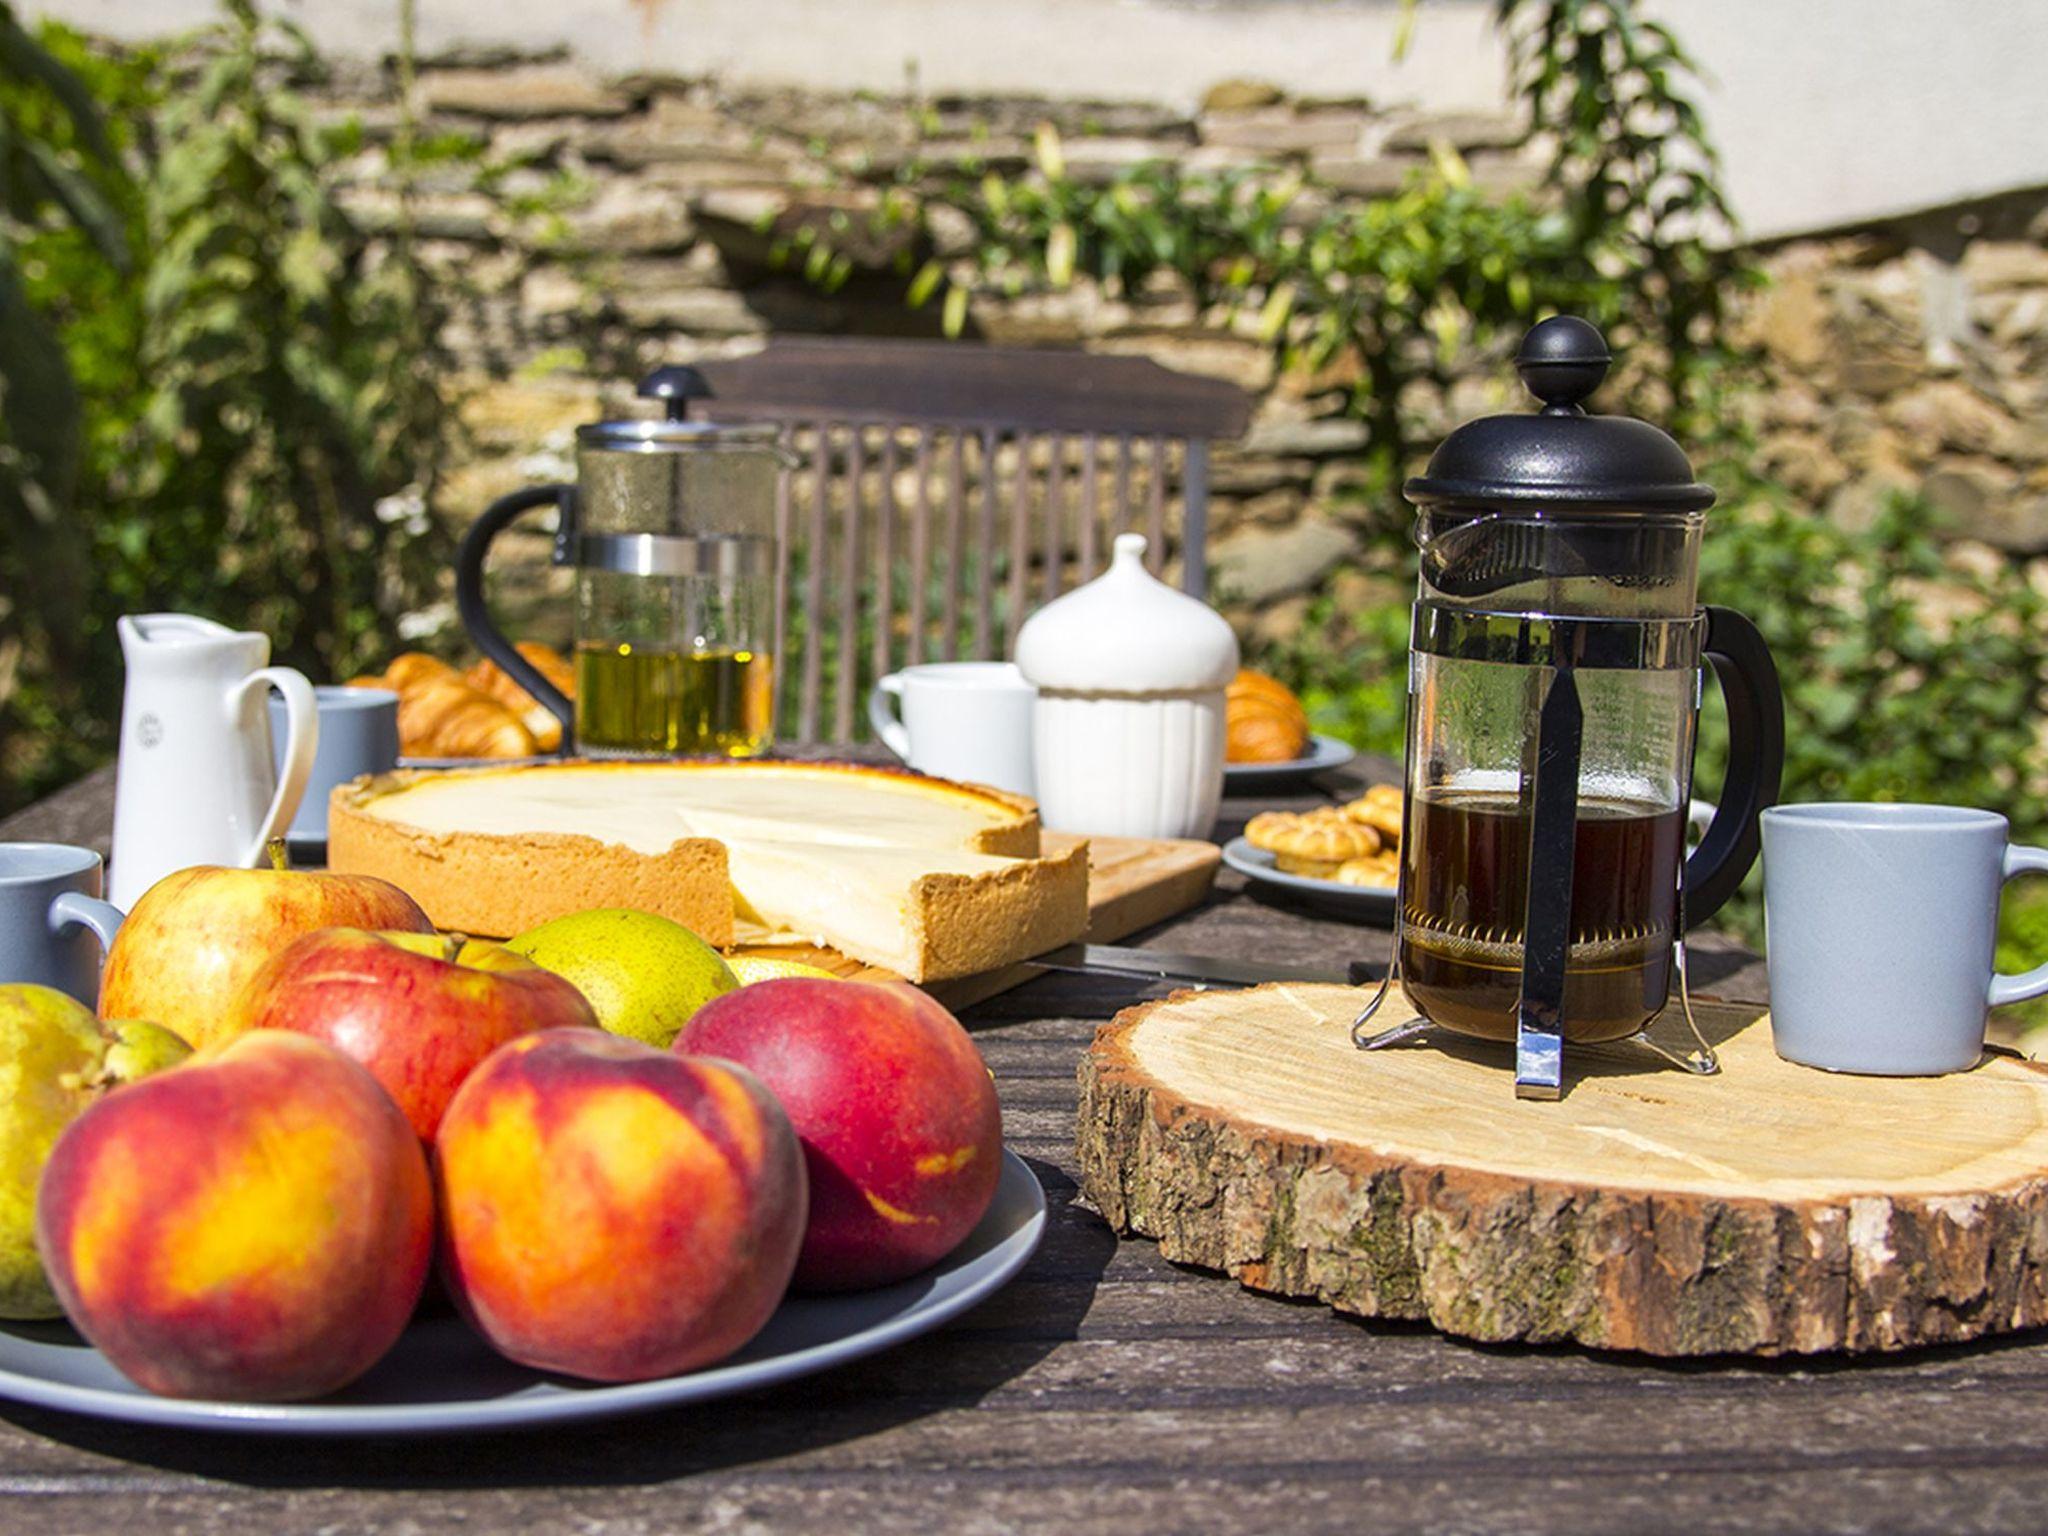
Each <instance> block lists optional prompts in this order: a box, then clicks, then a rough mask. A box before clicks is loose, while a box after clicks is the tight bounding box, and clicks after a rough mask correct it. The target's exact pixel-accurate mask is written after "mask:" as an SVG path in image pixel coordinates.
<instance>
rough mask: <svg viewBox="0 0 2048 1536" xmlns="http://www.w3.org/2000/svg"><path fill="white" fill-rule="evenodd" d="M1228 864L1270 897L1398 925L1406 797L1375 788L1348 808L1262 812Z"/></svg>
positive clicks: (1228, 847) (1233, 845)
mask: <svg viewBox="0 0 2048 1536" xmlns="http://www.w3.org/2000/svg"><path fill="white" fill-rule="evenodd" d="M1223 862H1224V863H1225V864H1228V865H1229V866H1230V867H1231V868H1232V869H1234V870H1236V871H1237V872H1238V873H1239V874H1241V875H1243V876H1244V877H1245V878H1246V879H1248V880H1250V881H1251V882H1252V883H1253V884H1254V885H1260V886H1264V887H1266V888H1268V889H1269V890H1280V891H1285V892H1286V893H1287V894H1289V895H1290V896H1294V897H1298V898H1300V899H1302V900H1304V901H1306V902H1308V903H1309V904H1311V905H1313V906H1316V907H1320V908H1322V909H1323V910H1325V911H1328V912H1331V913H1333V914H1335V915H1337V916H1340V917H1349V918H1352V919H1354V920H1357V921H1360V922H1375V923H1379V922H1385V923H1391V922H1392V921H1393V919H1394V905H1395V887H1396V885H1397V884H1398V882H1399V880H1400V874H1401V789H1400V786H1399V785H1396V784H1376V785H1374V786H1373V787H1372V788H1371V789H1368V790H1367V791H1366V792H1365V793H1364V794H1363V795H1360V796H1359V797H1358V798H1357V799H1355V800H1351V801H1348V802H1346V803H1345V804H1342V805H1322V806H1317V807H1316V808H1315V809H1314V810H1312V811H1262V812H1261V813H1260V814H1258V815H1257V816H1254V817H1253V818H1252V819H1251V820H1250V821H1249V822H1247V823H1246V824H1245V829H1244V836H1242V837H1234V838H1232V839H1231V840H1230V841H1229V842H1228V843H1226V844H1225V845H1224V848H1223Z"/></svg>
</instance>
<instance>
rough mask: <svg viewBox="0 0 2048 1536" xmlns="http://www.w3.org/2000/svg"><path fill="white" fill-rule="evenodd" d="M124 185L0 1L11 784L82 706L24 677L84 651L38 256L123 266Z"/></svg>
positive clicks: (0, 370)
mask: <svg viewBox="0 0 2048 1536" xmlns="http://www.w3.org/2000/svg"><path fill="white" fill-rule="evenodd" d="M124 189H125V182H124V178H123V176H122V172H121V169H120V166H119V164H118V161H117V157H116V149H115V140H114V138H113V136H111V135H110V134H109V131H108V129H107V126H106V124H105V123H104V122H103V120H102V118H101V114H100V111H99V108H98V105H97V104H96V103H95V101H94V100H93V97H92V95H91V92H90V91H89V89H88V88H87V86H86V84H85V82H83V81H82V80H81V79H80V78H79V76H78V75H77V74H76V73H74V72H73V71H72V70H71V69H69V68H67V67H66V65H65V64H64V62H63V61H62V60H60V59H59V58H58V57H57V56H56V55H55V54H53V53H51V52H50V51H49V50H48V49H46V48H44V47H43V46H42V45H41V44H39V43H38V42H37V41H36V40H35V39H34V38H32V37H30V36H29V35H28V33H27V32H25V31H24V30H23V29H22V26H21V23H20V21H19V20H18V19H17V18H16V16H15V14H14V11H13V10H12V8H11V7H9V6H6V5H4V4H0V770H4V772H5V775H6V778H7V779H8V780H10V781H11V780H26V779H27V778H28V777H30V776H31V775H34V774H37V773H38V772H39V771H47V768H48V766H50V765H49V763H48V759H49V752H48V750H47V745H46V744H47V742H48V734H47V733H48V730H49V727H50V725H51V724H53V723H54V720H53V718H52V717H53V716H57V717H61V715H62V714H63V713H64V710H65V707H66V706H67V705H70V704H73V703H75V702H76V701H75V699H73V698H66V697H57V698H50V697H35V696H32V695H33V692H34V690H32V689H25V688H24V680H25V679H27V678H31V677H36V676H50V675H62V674H65V673H71V672H75V671H76V670H77V669H79V668H81V667H82V666H83V664H84V660H85V656H86V653H87V644H86V637H87V631H88V618H87V606H88V601H89V598H88V573H89V568H90V541H89V539H88V537H87V536H86V533H85V531H84V529H83V528H82V527H81V525H80V523H79V521H78V519H77V517H76V516H75V508H76V506H77V490H78V481H79V476H80V471H81V462H80V461H81V453H82V433H81V419H82V415H81V408H80V403H79V392H78V389H77V386H76V383H75V382H74V380H73V378H72V374H71V370H70V367H69V366H68V362H67V359H66V357H65V352H64V345H63V342H62V340H61V339H60V337H59V334H58V329H57V326H56V324H55V322H54V320H53V318H52V316H51V314H50V312H49V310H48V309H47V308H46V307H45V306H44V305H42V304H40V303H38V302H37V299H38V289H39V288H42V287H44V286H46V282H45V280H46V277H47V274H46V272H45V263H44V261H43V259H42V252H43V251H44V250H45V249H46V248H50V247H62V248H66V249H81V250H85V251H88V252H89V253H90V256H91V260H92V261H93V262H94V263H95V264H96V265H97V266H99V267H100V268H102V269H104V270H108V271H117V270H122V269H125V268H126V267H127V266H128V264H129V253H130V245H129V240H128V230H127V228H126V226H125V225H124V223H123V221H122V219H121V217H120V214H119V212H118V202H119V197H120V194H121V193H122V191H123V190H124ZM25 695H26V696H25ZM57 766H59V767H60V768H61V767H62V766H68V764H62V765H57ZM0 803H4V798H0Z"/></svg>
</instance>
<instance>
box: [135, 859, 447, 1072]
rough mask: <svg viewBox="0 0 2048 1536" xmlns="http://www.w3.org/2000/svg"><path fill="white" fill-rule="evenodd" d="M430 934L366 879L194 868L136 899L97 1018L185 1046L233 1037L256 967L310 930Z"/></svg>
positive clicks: (402, 903)
mask: <svg viewBox="0 0 2048 1536" xmlns="http://www.w3.org/2000/svg"><path fill="white" fill-rule="evenodd" d="M336 927H340V928H402V929H406V930H408V931H410V932H414V933H432V932H433V931H434V925H433V924H432V923H430V922H428V921H427V914H426V913H424V912H422V911H421V910H420V908H419V904H418V903H417V902H415V901H414V900H413V899H412V898H411V897H410V896H408V895H406V894H405V892H403V891H401V890H400V889H399V888H398V887H397V886H395V885H392V884H390V883H389V882H387V881H383V880H378V879H375V878H374V877H372V876H369V875H325V874H320V873H318V872H317V871H311V870H300V869H221V868H218V867H215V866H213V865H200V866H197V867H195V868H192V869H181V870H179V871H177V872H176V873H175V874H170V875H165V876H164V877H163V879H161V880H159V881H157V883H156V884H155V885H152V886H151V887H150V888H149V889H148V890H146V891H144V892H143V893H142V896H141V899H140V900H138V901H137V902H136V903H135V910H134V911H132V912H130V913H129V914H128V918H127V921H125V922H123V923H122V924H121V931H120V932H119V933H117V934H115V935H114V943H113V947H112V948H110V949H109V950H108V951H107V966H106V970H105V971H103V972H102V973H101V975H100V1006H99V1014H100V1017H101V1018H103V1019H153V1020H155V1021H156V1022H157V1023H159V1024H161V1025H163V1026H164V1028H166V1029H168V1030H170V1031H171V1032H172V1033H174V1034H176V1035H178V1036H180V1037H181V1038H183V1039H184V1040H186V1041H188V1042H189V1043H190V1044H191V1046H192V1048H193V1049H194V1050H204V1049H205V1048H206V1047H207V1046H209V1045H217V1044H219V1043H220V1042H221V1041H223V1040H226V1039H227V1038H228V1037H229V1036H231V1035H233V1034H234V1033H235V1032H236V1030H237V1028H238V1027H239V1026H238V1025H237V1022H236V1004H237V1003H238V1002H239V1000H240V998H241V995H242V989H243V988H244V987H245V986H247V985H248V983H249V978H250V977H251V976H253V975H255V974H256V972H257V970H258V969H259V968H260V967H261V966H262V964H263V962H264V961H266V960H268V959H269V958H270V957H271V956H272V955H274V954H276V953H277V952H278V951H279V950H281V949H283V948H284V947H285V946H286V945H287V944H289V943H291V942H292V940H294V939H296V938H298V937H299V936H300V935H301V934H307V933H311V932H313V930H314V929H316V928H336Z"/></svg>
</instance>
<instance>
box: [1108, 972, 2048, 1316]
mask: <svg viewBox="0 0 2048 1536" xmlns="http://www.w3.org/2000/svg"><path fill="white" fill-rule="evenodd" d="M1363 998H1364V994H1363V993H1362V992H1359V991H1357V990H1354V989H1351V988H1345V987H1312V986H1292V985H1282V986H1269V987H1261V988H1258V989H1256V990H1253V991H1249V992H1217V993H1202V994H1189V993H1183V994H1180V995H1178V996H1176V997H1173V998H1169V999H1167V1000H1166V1001H1164V1002H1161V1003H1153V1004H1148V1005H1145V1006H1143V1007H1139V1008H1133V1009H1128V1010H1126V1011H1125V1012H1124V1013H1122V1014H1120V1015H1119V1016H1118V1017H1117V1018H1116V1019H1114V1020H1113V1021H1111V1022H1110V1023H1109V1024H1106V1025H1104V1026H1103V1027H1102V1029H1101V1030H1100V1031H1098V1033H1097V1035H1096V1038H1095V1043H1094V1045H1093V1046H1092V1047H1091V1048H1090V1050H1089V1051H1088V1053H1087V1055H1086V1057H1085V1058H1084V1060H1083V1062H1082V1064H1081V1069H1080V1078H1081V1105H1080V1117H1079V1123H1078V1128H1077V1132H1076V1138H1077V1148H1078V1152H1079V1158H1080V1164H1081V1187H1082V1191H1083V1193H1084V1194H1085V1195H1086V1196H1087V1198H1088V1199H1089V1200H1091V1201H1092V1202H1093V1203H1094V1205H1095V1207H1096V1209H1097V1210H1099V1211H1100V1212H1101V1213H1102V1214H1103V1215H1104V1216H1105V1217H1107V1218H1108V1220H1109V1221H1110V1223H1111V1225H1113V1226H1115V1227H1117V1228H1118V1229H1119V1230H1121V1231H1125V1232H1137V1233H1143V1234H1145V1235H1148V1236H1151V1237H1156V1238H1157V1239H1158V1240H1159V1245H1160V1249H1161V1251H1162V1252H1163V1253H1164V1254H1165V1255H1166V1257H1168V1258H1170V1259H1173V1260H1176V1261H1178V1262H1183V1263H1191V1264H1198V1265H1204V1266H1207V1267H1209V1268H1212V1269H1219V1270H1224V1271H1227V1272H1228V1273H1230V1274H1232V1275H1234V1276H1236V1277H1237V1278H1238V1279H1239V1280H1241V1281H1242V1282H1243V1283H1244V1284H1245V1285H1247V1286H1250V1287H1252V1288H1254V1289H1257V1290H1263V1291H1270V1292H1274V1293H1277V1294H1280V1295H1286V1296H1313V1297H1318V1298H1320V1299H1321V1300H1323V1301H1326V1302H1328V1303H1329V1304H1330V1305H1331V1306H1333V1307H1335V1308H1337V1309H1338V1310H1339V1311H1344V1312H1351V1313H1356V1314H1359V1315H1361V1316H1366V1317H1398V1318H1414V1319H1422V1320H1426V1321H1428V1322H1430V1323H1432V1324H1434V1325H1435V1326H1436V1327H1438V1328H1441V1329H1443V1330H1444V1331H1445V1332H1447V1333H1456V1334H1463V1335H1466V1336H1468V1337H1471V1338H1476V1339H1484V1340H1490V1341H1506V1340H1528V1341H1532V1342H1542V1341H1550V1340H1566V1339H1569V1340H1576V1341H1578V1342H1579V1343H1582V1344H1589V1345H1595V1346H1601V1347H1606V1348H1617V1349H1632V1350H1642V1351H1647V1352H1649V1353H1652V1354H1659V1355H1699V1354H1715V1353H1722V1352H1744V1353H1755V1354H1785V1353H1807V1352H1813V1351H1827V1350H1895V1349H1905V1348H1910V1347H1914V1346H1919V1345H1926V1344H1936V1343H1948V1342H1952V1341H1956V1340H1963V1339H1971V1338H1978V1337H1982V1336H1984V1335H1988V1334H1994V1333H2001V1332H2005V1331H2008V1330H2014V1329H2022V1328H2033V1327H2039V1326H2042V1325H2044V1324H2048V1067H2042V1066H2037V1065H2036V1064H2034V1063H2032V1062H2028V1061H2024V1060H2021V1059H2018V1058H2017V1057H2014V1056H2011V1055H2007V1054H1993V1055H1988V1056H1987V1057H1986V1058H1985V1059H1984V1061H1983V1062H1982V1063H1981V1064H1980V1065H1979V1066H1978V1067H1976V1068H1975V1069H1974V1070H1972V1071H1969V1072H1963V1073H1957V1074H1954V1075H1951V1076H1948V1077H1934V1078H1881V1077H1850V1076H1843V1075H1837V1074H1833V1073H1827V1072H1818V1071H1813V1070H1811V1069H1809V1068H1805V1067H1798V1066H1794V1065H1792V1064H1791V1063H1789V1062H1785V1061H1782V1060H1780V1059H1779V1057H1778V1056H1777V1054H1776V1053H1775V1052H1774V1051H1773V1050H1772V1049H1771V1042H1770V1024H1769V1020H1768V1019H1767V1018H1765V1017H1762V1016H1761V1010H1760V1009H1758V1008H1755V1007H1747V1008H1738V1007H1733V1006H1730V1005H1726V1004H1706V1005H1701V1006H1698V1007H1697V1009H1696V1011H1697V1012H1698V1014H1699V1018H1700V1023H1701V1025H1702V1027H1703V1029H1704V1030H1705V1032H1706V1035H1707V1038H1708V1039H1709V1040H1712V1041H1715V1042H1716V1045H1717V1048H1718V1049H1719V1051H1720V1055H1721V1060H1722V1064H1723V1070H1722V1072H1721V1074H1720V1075H1719V1076H1716V1077H1704V1078H1703V1077H1693V1076H1689V1075H1687V1074H1686V1073H1684V1072H1682V1071H1679V1070H1677V1069H1676V1068H1673V1067H1669V1066H1667V1065H1665V1064H1664V1063H1662V1062H1660V1061H1659V1060H1658V1059H1657V1058H1656V1057H1654V1056H1652V1055H1651V1054H1649V1053H1648V1052H1646V1051H1644V1050H1642V1049H1641V1048H1640V1047H1629V1046H1621V1045H1616V1046H1603V1047H1599V1048H1596V1049H1592V1050H1583V1051H1579V1052H1572V1051H1569V1050H1568V1051H1567V1055H1566V1063H1567V1069H1568V1078H1567V1092H1566V1094H1565V1097H1564V1098H1563V1099H1562V1100H1561V1101H1559V1102H1557V1103H1549V1104H1545V1103H1534V1102H1524V1101H1518V1100H1517V1099H1516V1098H1515V1097H1514V1090H1513V1086H1512V1081H1511V1078H1512V1067H1511V1063H1510V1061H1509V1059H1508V1053H1507V1050H1506V1048H1505V1047H1500V1046H1491V1045H1485V1044H1481V1043H1479V1042H1466V1041H1460V1040H1458V1039H1456V1037H1442V1036H1439V1037H1437V1038H1438V1040H1445V1039H1448V1041H1449V1043H1448V1045H1442V1044H1438V1043H1425V1044H1418V1045H1414V1046H1408V1047H1403V1048H1398V1049H1391V1050H1384V1051H1375V1052H1370V1053H1367V1052H1361V1051H1358V1050H1356V1049H1354V1048H1353V1046H1352V1044H1351V1041H1350V1037H1349V1033H1348V1028H1349V1025H1350V1022H1351V1020H1352V1018H1353V1016H1354V1015H1355V1014H1356V1013H1357V1011H1358V1009H1359V1007H1360V1005H1361V1003H1362V1001H1363ZM1394 1016H1395V1017H1398V1016H1399V1015H1394ZM1682 1029H1683V1024H1682V1022H1676V1023H1675V1021H1674V1020H1673V1019H1672V1018H1670V1017H1669V1016H1667V1017H1666V1018H1664V1019H1662V1020H1659V1021H1658V1022H1657V1023H1656V1024H1655V1025H1653V1032H1654V1033H1656V1034H1657V1036H1658V1038H1660V1039H1667V1040H1670V1041H1673V1042H1674V1043H1675V1041H1676V1039H1677V1038H1678V1035H1679V1031H1681V1030H1682Z"/></svg>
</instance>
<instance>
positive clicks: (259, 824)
mask: <svg viewBox="0 0 2048 1536" xmlns="http://www.w3.org/2000/svg"><path fill="white" fill-rule="evenodd" d="M116 627H117V629H118V630H119V632H120V636H121V655H122V657H123V658H124V659H125V661H126V662H127V667H128V678H127V683H126V686H125V689H124V691H123V693H122V697H121V760H120V768H119V776H118V778H117V779H116V781H115V786H114V857H113V868H112V872H111V874H112V878H111V885H112V891H111V895H112V897H113V902H114V905H115V906H117V907H120V908H122V909H123V910H124V911H125V910H126V909H127V908H129V907H131V906H133V905H134V903H135V899H136V898H137V897H138V896H140V895H141V894H142V893H143V892H144V891H146V890H148V889H149V888H150V887H151V886H152V885H154V884H155V883H156V882H157V881H158V880H160V879H162V878H163V877H164V876H165V875H168V874H170V873H171V872H172V871H173V870H179V869H185V868H187V867H189V866H191V865H194V864H226V865H233V866H238V867H241V868H245V869H247V868H253V867H254V866H255V865H256V864H258V863H259V862H260V861H261V860H262V858H263V856H264V845H265V844H266V843H267V842H268V841H269V840H270V839H271V838H272V837H275V836H279V835H281V834H282V833H283V832H284V829H285V828H286V827H287V826H289V825H290V824H291V819H292V815H293V813H294V812H296V811H297V810H298V808H299V800H300V797H301V796H303V795H304V794H305V792H306V778H307V775H308V774H310V773H311V772H312V770H313V752H314V749H315V747H316V746H317V745H318V737H319V731H320V716H319V712H318V710H317V709H316V707H315V705H314V702H313V686H312V684H310V683H308V682H307V681H306V679H305V677H304V676H303V675H302V674H300V673H298V672H295V671H293V670H292V669H291V668H290V667H271V666H266V665H264V663H266V662H267V661H269V660H270V641H269V639H268V638H267V637H265V636H263V635H258V634H246V633H239V632H237V631H235V630H232V629H229V628H228V627H227V626H226V625H224V624H216V623H214V622H213V621H212V620H211V619H201V618H195V617H193V616H192V615H190V614H184V613H145V614H139V615H134V616H130V617H127V618H123V619H122V620H121V621H120V622H119V624H118V625H117V626H116ZM272 688H275V689H277V690H278V692H280V693H281V694H283V695H284V703H285V720H286V727H285V749H284V755H283V767H282V768H281V769H279V768H274V767H273V766H272V762H271V751H270V712H269V710H268V708H267V707H266V706H265V703H264V699H265V696H266V695H267V694H268V693H269V691H270V690H271V689H272Z"/></svg>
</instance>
